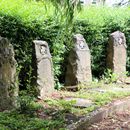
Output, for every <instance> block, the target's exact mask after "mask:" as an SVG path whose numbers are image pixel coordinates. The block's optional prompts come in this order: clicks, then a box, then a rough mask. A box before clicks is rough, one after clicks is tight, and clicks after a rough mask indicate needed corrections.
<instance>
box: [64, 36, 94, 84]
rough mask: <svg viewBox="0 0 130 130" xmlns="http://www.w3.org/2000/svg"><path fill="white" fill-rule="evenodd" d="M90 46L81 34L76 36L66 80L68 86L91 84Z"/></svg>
mask: <svg viewBox="0 0 130 130" xmlns="http://www.w3.org/2000/svg"><path fill="white" fill-rule="evenodd" d="M90 57H91V56H90V50H89V48H88V45H87V43H86V41H85V39H84V37H83V36H82V35H81V34H76V35H74V48H73V49H72V50H71V52H70V55H69V59H68V66H67V72H66V78H65V85H66V86H74V85H77V84H79V83H85V82H91V81H92V74H91V58H90Z"/></svg>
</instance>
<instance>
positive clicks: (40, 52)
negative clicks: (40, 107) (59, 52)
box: [33, 40, 54, 99]
mask: <svg viewBox="0 0 130 130" xmlns="http://www.w3.org/2000/svg"><path fill="white" fill-rule="evenodd" d="M33 42H34V45H35V55H36V66H37V72H36V73H37V75H36V76H37V81H36V82H37V87H38V91H39V93H38V94H39V98H41V99H42V98H44V97H45V96H49V95H51V94H52V93H53V92H54V77H53V65H52V59H51V54H50V51H49V47H48V43H47V42H45V41H40V40H34V41H33Z"/></svg>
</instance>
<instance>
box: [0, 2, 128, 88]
mask: <svg viewBox="0 0 130 130" xmlns="http://www.w3.org/2000/svg"><path fill="white" fill-rule="evenodd" d="M7 5H9V6H8V7H7ZM21 10H22V11H21ZM52 12H53V8H52V6H51V5H49V10H48V9H47V10H45V8H44V5H43V4H42V3H40V2H35V1H33V2H29V1H24V0H17V1H14V0H7V1H6V2H5V1H1V5H0V35H1V36H3V37H7V38H8V39H10V41H11V43H12V44H13V46H14V49H15V54H16V56H15V57H16V60H17V62H18V67H19V68H18V70H19V81H20V88H21V89H25V88H30V89H32V88H34V86H32V83H31V81H32V80H33V79H34V78H35V77H34V76H33V75H32V71H33V67H32V60H33V59H32V53H33V49H32V40H35V39H41V40H45V41H47V42H48V43H49V47H50V50H51V54H52V58H53V64H54V73H55V81H56V82H59V81H60V83H64V77H65V72H66V64H67V57H68V53H69V50H70V48H71V46H72V41H71V39H72V34H73V33H81V34H83V35H84V37H85V39H86V41H87V43H88V45H89V47H90V50H91V54H92V73H93V76H95V77H100V76H101V75H102V74H103V73H104V70H106V61H105V60H106V46H107V41H108V36H109V34H110V33H112V32H113V31H116V30H120V31H122V32H124V33H125V34H126V38H127V45H128V48H129V46H130V44H129V43H130V42H129V34H130V31H129V30H130V29H129V27H130V22H129V10H128V9H127V8H116V9H111V8H104V7H90V8H89V7H88V8H87V9H84V10H83V11H82V12H81V13H80V14H79V15H78V16H77V18H76V19H75V22H74V25H73V31H72V32H71V29H70V28H68V30H67V31H66V28H65V25H64V23H62V21H59V22H58V21H57V19H55V16H56V15H55V14H54V13H52ZM111 12H112V13H111ZM129 58H130V51H129V49H128V59H127V70H128V71H129V72H130V61H129ZM58 86H59V85H58ZM30 89H29V90H30Z"/></svg>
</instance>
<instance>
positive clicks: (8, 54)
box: [0, 37, 18, 110]
mask: <svg viewBox="0 0 130 130" xmlns="http://www.w3.org/2000/svg"><path fill="white" fill-rule="evenodd" d="M17 96H18V84H17V75H16V61H15V59H14V50H13V46H12V45H11V44H10V43H9V41H8V40H7V39H6V38H3V37H0V110H5V109H11V108H13V107H14V106H16V97H17Z"/></svg>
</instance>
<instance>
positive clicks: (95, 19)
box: [75, 6, 130, 26]
mask: <svg viewBox="0 0 130 130" xmlns="http://www.w3.org/2000/svg"><path fill="white" fill-rule="evenodd" d="M129 17H130V9H129V8H111V7H102V6H92V7H91V6H90V7H85V8H83V10H82V11H81V12H80V13H79V14H77V15H76V17H75V19H78V20H88V21H89V22H90V23H92V24H95V25H99V26H100V25H104V24H105V22H106V21H107V20H108V19H112V21H113V20H114V21H115V22H120V23H121V24H124V22H125V21H126V19H128V18H129Z"/></svg>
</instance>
